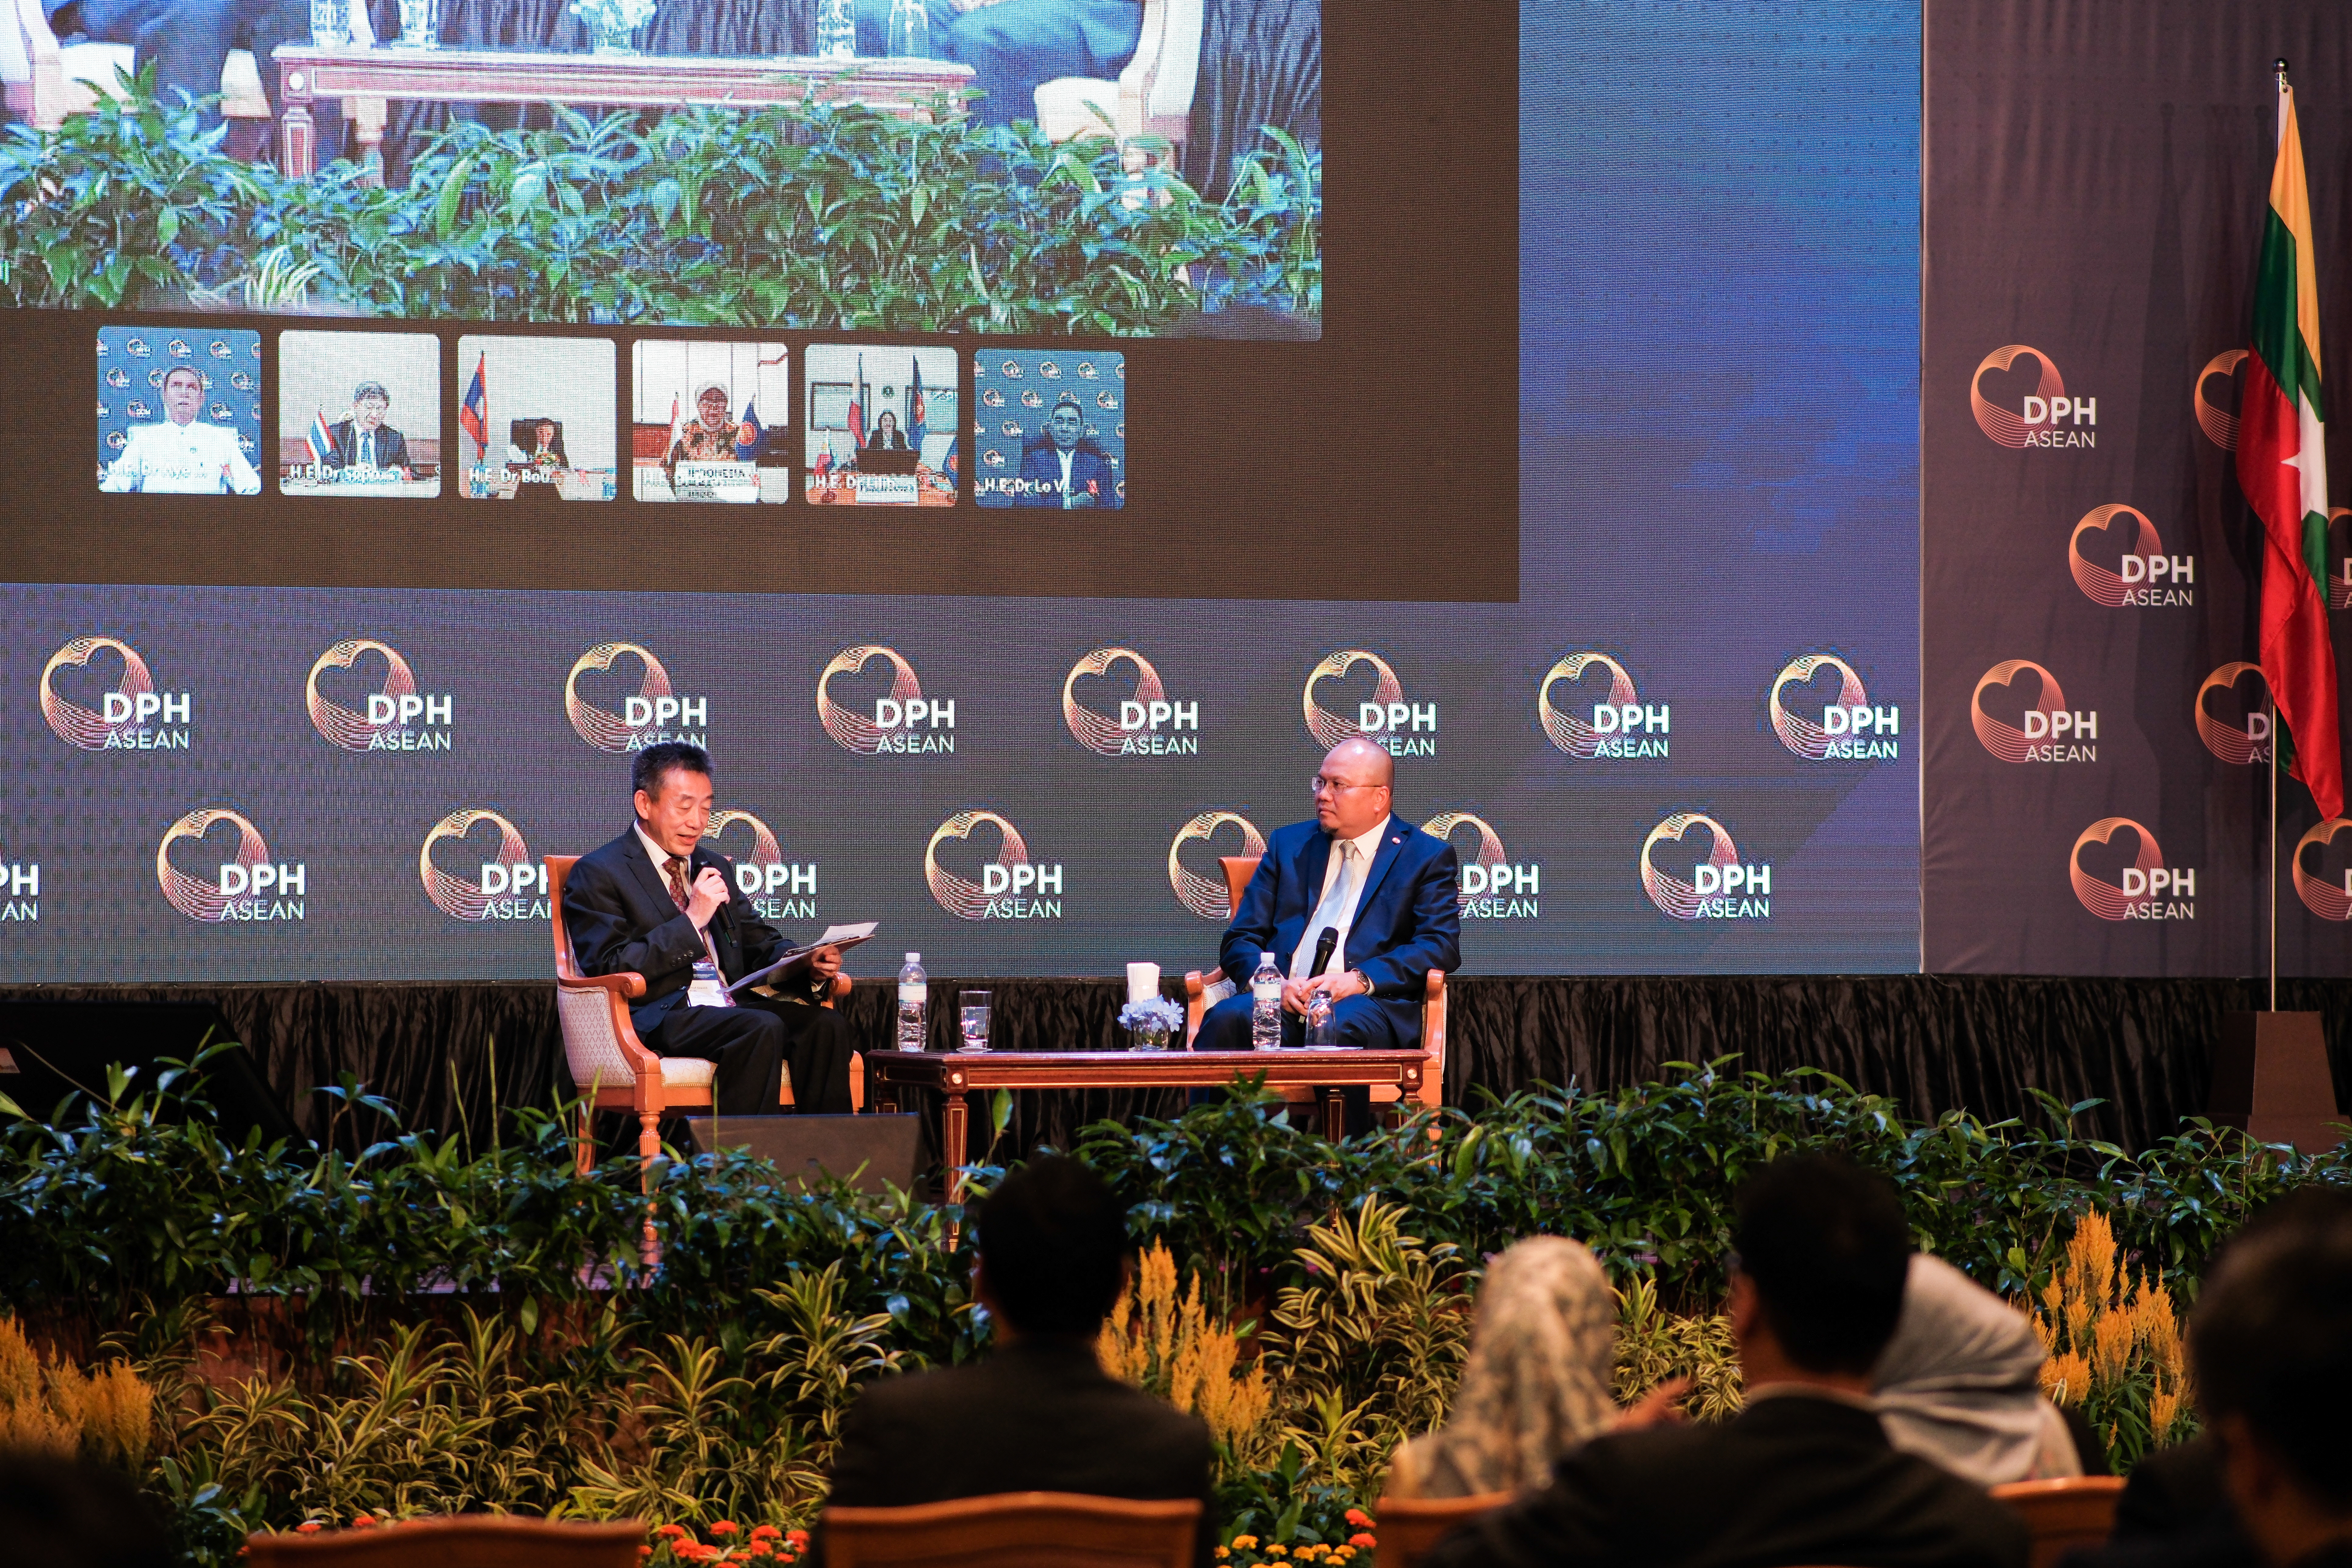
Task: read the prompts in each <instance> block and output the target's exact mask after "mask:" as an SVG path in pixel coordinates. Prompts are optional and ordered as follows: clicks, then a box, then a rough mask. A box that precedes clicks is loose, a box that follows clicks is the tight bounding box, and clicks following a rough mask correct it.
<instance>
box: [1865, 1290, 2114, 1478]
mask: <svg viewBox="0 0 2352 1568" xmlns="http://www.w3.org/2000/svg"><path fill="white" fill-rule="evenodd" d="M2048 1359H2049V1352H2046V1351H2044V1350H2043V1349H2042V1342H2041V1340H2039V1339H2038V1338H2036V1337H2035V1336H2034V1332H2033V1328H2032V1324H2030V1323H2029V1322H2027V1321H2026V1320H2025V1315H2024V1314H2023V1313H2021V1312H2020V1311H2018V1310H2016V1309H2015V1308H2013V1307H2011V1305H2010V1304H2009V1303H2008V1302H2006V1301H2004V1300H2001V1299H2000V1297H1998V1296H1996V1295H1994V1294H1993V1293H1992V1292H1991V1291H1990V1290H1988V1289H1985V1288H1984V1287H1983V1286H1981V1285H1979V1284H1978V1283H1977V1282H1976V1281H1975V1280H1973V1279H1969V1277H1968V1276H1967V1275H1965V1274H1963V1273H1961V1272H1960V1271H1959V1270H1958V1269H1957V1268H1953V1267H1952V1266H1951V1265H1950V1264H1948V1263H1947V1262H1945V1261H1944V1260H1943V1259H1942V1258H1936V1257H1932V1256H1930V1255H1929V1254H1927V1253H1925V1252H1915V1253H1913V1254H1912V1255H1911V1264H1910V1270H1909V1275H1908V1278H1907V1279H1906V1281H1905V1283H1904V1287H1903V1313H1902V1317H1901V1319H1900V1320H1899V1321H1898V1322H1897V1323H1896V1325H1895V1337H1894V1338H1893V1339H1891V1340H1889V1341H1888V1342H1887V1344H1886V1349H1885V1351H1884V1352H1881V1353H1880V1355H1879V1358H1878V1364H1877V1365H1876V1366H1875V1367H1874V1368H1873V1369H1872V1380H1873V1390H1874V1393H1875V1394H1876V1395H1877V1398H1878V1418H1879V1421H1880V1423H1881V1424H1882V1425H1883V1426H1885V1428H1886V1437H1887V1441H1889V1442H1891V1443H1893V1444H1894V1445H1895V1447H1898V1448H1900V1449H1902V1450H1903V1451H1904V1452H1905V1453H1906V1454H1916V1455H1918V1456H1920V1457H1921V1458H1927V1459H1932V1460H1934V1461H1935V1462H1936V1463H1937V1464H1939V1465H1941V1466H1943V1467H1944V1468H1946V1469H1948V1470H1949V1471H1951V1472H1952V1473H1953V1474H1954V1475H1957V1476H1961V1477H1964V1478H1966V1479H1969V1480H1972V1481H1974V1482H1976V1483H1977V1485H1979V1486H1980V1487H1994V1486H2000V1485H2002V1484H2004V1483H2006V1482H2009V1481H2023V1480H2032V1479H2036V1477H2037V1476H2038V1475H2040V1474H2041V1466H2042V1453H2043V1450H2044V1448H2045V1447H2048V1446H2051V1445H2053V1443H2054V1444H2055V1445H2056V1446H2057V1447H2059V1448H2060V1449H2062V1450H2063V1449H2064V1448H2065V1447H2067V1446H2068V1445H2069V1444H2071V1441H2072V1439H2071V1438H2067V1437H2064V1436H2063V1434H2064V1431H2065V1418H2064V1417H2063V1416H2062V1415H2059V1414H2058V1412H2057V1409H2056V1407H2055V1406H2053V1405H2051V1404H2050V1402H2049V1401H2048V1400H2046V1399H2044V1398H2043V1397H2042V1363H2043V1362H2045V1361H2047V1360H2048Z"/></svg>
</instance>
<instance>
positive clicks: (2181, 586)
mask: <svg viewBox="0 0 2352 1568" xmlns="http://www.w3.org/2000/svg"><path fill="white" fill-rule="evenodd" d="M2118 520H2125V521H2128V523H2129V524H2130V525H2132V536H2131V538H2130V540H2129V542H2126V544H2125V546H2124V548H2123V550H2122V552H2120V554H2119V556H2118V558H2117V560H2116V564H2115V565H2114V566H2113V567H2112V568H2110V567H2107V566H2105V565H2103V564H2101V563H2099V562H2098V561H2095V560H2093V559H2091V558H2090V557H2089V556H2087V555H2084V553H2083V536H2084V534H2089V535H2091V536H2092V537H2093V538H2094V540H2095V541H2097V542H2105V540H2106V539H2107V538H2108V537H2109V530H2110V528H2111V527H2112V526H2113V525H2114V524H2115V523H2116V521H2118ZM2100 553H2101V554H2102V555H2104V554H2105V551H2101V552H2100ZM2066 565H2067V569H2068V570H2070V571H2072V572H2073V573H2074V585H2075V586H2076V587H2078V588H2080V589H2082V590H2083V593H2084V595H2085V596H2086V597H2088V598H2089V599H2090V600H2091V602H2092V603H2093V604H2097V605H2106V606H2107V608H2109V609H2111V610H2119V609H2123V608H2125V607H2126V606H2127V605H2128V606H2137V607H2140V608H2156V607H2159V606H2162V605H2193V604H2195V603H2196V602H2197V589H2196V587H2195V586H2194V584H2196V582H2197V557H2195V556H2194V555H2167V554H2166V553H2165V552H2164V541H2163V540H2162V539H2161V538H2160V537H2158V534H2157V531H2156V524H2155V523H2153V522H2150V521H2148V518H2147V513H2146V512H2144V511H2142V510H2139V509H2138V508H2137V507H2132V506H2126V505H2125V504H2124V503H2123V502H2121V501H2112V502H2110V503H2108V504H2107V505H2105V506H2095V507H2093V508H2092V509H2091V510H2088V511H2086V512H2084V514H2083V521H2080V522H2078V523H2076V524H2075V525H2074V533H2073V534H2072V535H2070V536H2069V537H2068V539H2067V541H2066Z"/></svg>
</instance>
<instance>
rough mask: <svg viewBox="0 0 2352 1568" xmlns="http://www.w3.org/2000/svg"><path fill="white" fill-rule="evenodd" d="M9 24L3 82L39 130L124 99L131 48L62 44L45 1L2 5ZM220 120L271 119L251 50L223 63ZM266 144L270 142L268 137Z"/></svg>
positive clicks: (0, 54)
mask: <svg viewBox="0 0 2352 1568" xmlns="http://www.w3.org/2000/svg"><path fill="white" fill-rule="evenodd" d="M0 5H6V6H7V7H8V10H9V25H8V26H7V27H6V28H5V29H0V82H5V84H6V98H7V104H8V108H9V110H11V111H12V112H13V113H16V114H17V115H20V116H22V117H23V118H24V120H25V121H26V123H28V124H30V125H31V126H32V127H33V128H34V129H35V130H37V131H55V130H56V129H57V128H58V127H59V126H61V125H63V124H64V123H65V122H66V116H68V115H69V114H88V113H89V111H90V110H93V109H95V108H97V107H98V100H100V98H101V97H105V98H120V97H121V96H122V83H121V78H120V77H119V76H118V75H117V73H118V72H127V71H129V70H130V69H131V59H132V50H131V46H130V45H129V44H104V43H81V44H62V45H61V44H59V43H58V36H57V34H56V33H55V32H54V31H53V30H51V28H50V26H49V18H48V16H47V13H46V12H44V11H43V10H42V9H41V0H0ZM220 92H221V118H222V119H224V120H231V121H237V120H258V121H263V122H264V123H265V124H267V122H268V120H269V100H268V98H266V97H264V96H263V94H262V90H261V70H260V68H259V66H257V64H256V63H255V61H254V58H253V51H251V50H250V49H231V50H230V51H229V52H228V58H226V59H225V60H223V61H222V62H221V79H220ZM263 140H264V141H265V142H266V141H267V140H268V138H267V136H266V135H265V136H264V138H263Z"/></svg>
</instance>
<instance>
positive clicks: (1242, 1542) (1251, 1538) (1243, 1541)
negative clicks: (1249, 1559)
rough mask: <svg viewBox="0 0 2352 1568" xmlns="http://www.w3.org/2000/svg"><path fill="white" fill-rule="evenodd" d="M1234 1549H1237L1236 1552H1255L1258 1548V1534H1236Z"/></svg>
mask: <svg viewBox="0 0 2352 1568" xmlns="http://www.w3.org/2000/svg"><path fill="white" fill-rule="evenodd" d="M1256 1550H1257V1537H1256V1536H1255V1535H1236V1536H1234V1551H1236V1552H1255V1551H1256Z"/></svg>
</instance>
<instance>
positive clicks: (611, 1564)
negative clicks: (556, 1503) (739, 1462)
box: [245, 1513, 646, 1568]
mask: <svg viewBox="0 0 2352 1568" xmlns="http://www.w3.org/2000/svg"><path fill="white" fill-rule="evenodd" d="M645 1542H646V1527H645V1525H644V1524H643V1523H642V1522H640V1521H637V1520H634V1519H625V1520H615V1521H611V1522H609V1523H604V1524H580V1523H574V1522H572V1521H569V1520H545V1519H518V1518H515V1517H514V1516H512V1515H509V1514H487V1513H469V1514H453V1515H450V1516H448V1517H446V1518H442V1519H415V1520H408V1521H404V1522H402V1523H399V1524H394V1525H387V1526H383V1527H379V1528H375V1529H367V1530H328V1531H320V1532H319V1533H317V1534H315V1535H294V1534H284V1535H276V1534H271V1533H269V1532H268V1531H258V1532H257V1533H255V1534H253V1535H249V1536H247V1537H246V1542H245V1557H246V1561H247V1563H252V1564H253V1568H405V1565H408V1564H414V1563H432V1564H434V1568H636V1562H637V1549H638V1548H639V1547H640V1546H643V1545H644V1544H645Z"/></svg>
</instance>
